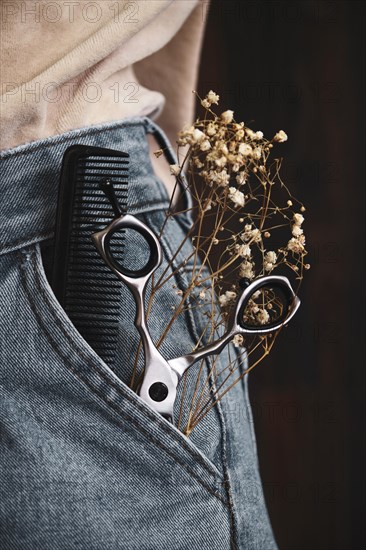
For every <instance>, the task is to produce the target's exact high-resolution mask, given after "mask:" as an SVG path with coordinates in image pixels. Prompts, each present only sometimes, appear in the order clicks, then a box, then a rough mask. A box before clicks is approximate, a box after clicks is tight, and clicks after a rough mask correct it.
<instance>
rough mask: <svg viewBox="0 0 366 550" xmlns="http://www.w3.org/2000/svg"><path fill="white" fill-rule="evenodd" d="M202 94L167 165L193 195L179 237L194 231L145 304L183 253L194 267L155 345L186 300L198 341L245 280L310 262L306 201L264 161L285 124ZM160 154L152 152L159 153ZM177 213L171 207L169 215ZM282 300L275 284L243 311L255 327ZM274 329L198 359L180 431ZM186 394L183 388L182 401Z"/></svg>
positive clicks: (267, 343)
mask: <svg viewBox="0 0 366 550" xmlns="http://www.w3.org/2000/svg"><path fill="white" fill-rule="evenodd" d="M196 95H197V97H198V98H199V96H198V94H196ZM199 100H200V102H201V105H202V107H203V109H204V116H203V117H202V118H199V119H197V120H196V121H195V123H194V124H193V125H192V126H189V127H186V128H184V129H183V130H182V131H181V132H180V133H179V134H178V140H177V145H178V151H177V158H178V159H180V157H181V156H182V155H181V151H182V149H183V148H184V151H185V152H184V155H183V157H182V159H181V160H180V162H179V164H174V165H171V166H170V171H171V174H172V175H173V176H175V177H176V178H177V181H185V182H186V185H187V186H188V188H189V191H190V193H191V195H192V197H193V201H194V205H193V207H192V210H193V213H192V214H193V220H194V221H193V224H192V227H191V229H190V231H189V232H188V234H187V236H186V237H185V241H186V240H187V239H191V241H192V244H193V251H192V253H191V255H190V257H187V258H185V259H184V261H183V262H182V264H181V265H179V266H176V267H175V269H174V270H173V272H168V271H166V272H164V273H163V275H161V276H160V278H159V280H154V283H153V287H152V292H151V296H150V302H149V308H151V304H152V302H153V300H154V296H155V294H156V292H157V290H158V289H159V288H161V286H162V285H163V284H171V278H172V277H173V276H174V275H175V273H176V272H177V271H178V270H179V269H180V268H181V267H183V265H185V264H186V263H187V262H188V261H190V262H191V265H192V272H191V273H192V275H191V280H190V281H189V285H188V288H187V290H186V291H185V292H184V291H181V290H180V291H177V295H178V296H179V298H180V303H179V305H178V306H177V307H175V308H174V310H173V313H172V317H171V320H170V322H169V323H168V326H167V327H166V329H165V331H164V333H163V334H162V335H161V338H160V340H159V342H158V343H157V344H158V345H160V344H161V342H162V341H163V340H164V338H165V337H166V335H167V333H168V331H169V330H170V328H171V326H172V325H173V323H174V321H175V320H176V319H177V317H178V316H179V315H181V314H182V313H184V312H185V311H187V310H188V309H192V308H200V309H201V310H202V313H203V314H204V315H205V317H206V318H207V326H206V327H205V329H204V331H203V333H202V335H201V336H200V339H199V342H198V343H197V346H196V347H199V346H200V345H202V343H203V342H205V343H209V342H210V341H213V340H214V339H216V338H217V337H218V336H219V335H220V334H221V333H222V331H223V330H224V328H225V325H226V323H227V319H228V317H229V314H230V310H231V308H232V306H233V305H234V303H235V300H236V297H237V295H238V293H239V291H240V284H241V282H242V281H243V279H245V280H247V281H251V280H253V279H254V278H256V277H259V276H262V275H268V274H271V273H273V272H274V271H276V272H278V270H279V269H280V268H281V269H282V270H284V269H285V270H287V271H289V272H290V273H292V274H294V276H295V279H296V280H297V282H298V285H299V284H300V283H301V281H302V279H303V273H304V270H306V269H309V268H310V266H309V264H307V263H305V257H306V254H307V251H306V247H305V235H304V231H303V228H302V225H303V223H304V215H303V214H304V212H305V207H304V205H303V204H302V203H301V202H299V201H297V200H296V199H295V198H294V197H293V196H292V195H291V193H290V191H289V189H288V188H287V187H286V185H285V183H284V182H283V181H282V179H281V176H280V167H281V159H279V158H275V159H273V160H270V154H271V152H272V149H273V147H274V145H276V144H280V143H283V142H285V141H287V139H288V137H287V135H286V133H285V132H284V131H283V130H280V131H279V132H277V133H276V134H275V135H274V136H273V138H272V139H270V140H268V139H266V138H265V137H264V135H263V132H262V131H254V130H252V129H251V128H249V127H248V126H246V125H245V124H244V122H236V121H235V118H234V112H233V111H232V110H226V111H224V112H222V113H221V114H216V113H215V112H214V110H213V105H218V103H219V96H218V95H217V94H216V93H215V92H213V91H212V90H211V91H210V92H209V93H208V94H207V95H206V97H205V98H203V99H201V98H199ZM160 154H161V151H158V152H157V153H156V156H160ZM183 170H185V174H184V173H183ZM177 188H178V186H177ZM179 214H180V212H178V211H177V209H175V210H174V209H173V208H171V209H170V210H169V212H167V219H168V218H169V217H171V216H178V215H179ZM163 230H164V229H163ZM183 245H184V242H183V243H181V245H180V247H179V249H181V248H182V247H183ZM207 268H208V269H207ZM297 290H298V288H297ZM178 292H179V294H178ZM281 308H282V303H281V300H279V299H278V296H276V295H275V293H272V292H271V291H269V290H268V289H266V290H261V291H258V292H257V293H256V295H255V296H253V298H252V300H250V302H249V304H248V306H247V308H246V310H245V312H244V318H245V321H246V322H247V323H249V324H252V325H253V326H261V325H264V324H267V323H268V322H272V321H275V320H276V319H277V318H279V317H281V312H282V309H281ZM275 337H276V335H275V334H270V335H267V336H263V335H262V336H254V337H251V338H250V341H249V339H245V341H244V338H243V336H241V335H237V336H235V338H234V339H233V344H234V349H235V350H236V354H233V353H232V350H230V349H228V361H227V364H226V365H225V366H224V368H223V367H222V364H223V363H222V360H221V361H220V362H219V361H218V360H217V359H214V358H212V360H211V365H210V367H209V369H208V372H207V370H205V369H206V367H205V362H202V364H201V366H200V369H199V373H198V377H197V384H196V389H195V391H194V395H193V397H192V398H191V402H190V403H189V415H188V421H187V422H186V424H185V425H184V426H183V425H180V429H181V430H182V431H183V432H184V433H186V434H187V435H189V433H190V432H191V431H192V430H193V428H194V427H195V426H196V425H197V424H198V422H200V421H201V420H202V418H203V417H204V416H205V414H207V412H208V411H209V410H210V409H211V408H212V407H213V406H214V405H215V404H216V403H217V402H218V401H219V400H220V399H221V398H222V397H223V395H225V394H226V393H227V392H228V391H229V390H230V389H231V388H232V387H233V386H234V385H235V384H236V383H237V382H238V381H239V380H240V379H241V378H242V377H243V376H244V375H245V374H246V373H247V372H249V370H251V369H252V368H254V367H255V366H256V365H257V364H258V363H259V362H260V361H261V360H262V359H263V358H264V357H265V356H266V355H268V353H269V351H270V350H271V348H272V346H273V343H274V341H275ZM244 346H245V348H244ZM187 351H188V350H187ZM244 357H247V358H248V360H249V367H248V368H247V369H246V370H245V371H243V370H242V369H241V362H242V359H243V358H244ZM136 365H137V359H136ZM185 397H186V396H185V391H183V397H182V402H183V401H184V399H185ZM181 420H182V419H181V418H180V419H179V421H178V424H180V423H181Z"/></svg>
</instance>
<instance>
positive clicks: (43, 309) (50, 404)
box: [0, 118, 276, 550]
mask: <svg viewBox="0 0 366 550" xmlns="http://www.w3.org/2000/svg"><path fill="white" fill-rule="evenodd" d="M147 133H154V134H155V135H156V137H157V138H158V140H159V141H160V142H161V144H162V145H163V146H164V147H167V148H168V147H169V144H168V143H167V141H166V138H165V136H164V134H163V133H162V132H161V130H160V129H159V128H158V127H157V126H156V125H155V124H154V123H152V122H151V121H150V120H149V119H148V118H134V119H129V120H125V121H122V122H119V123H112V124H104V125H99V126H93V127H90V128H86V129H80V130H74V131H71V132H68V133H67V134H63V135H60V136H55V137H52V138H49V139H46V140H42V141H39V142H34V143H30V144H26V145H24V146H20V147H17V148H15V149H12V150H9V151H5V152H3V153H2V154H1V157H2V170H1V173H2V176H1V184H0V191H1V204H0V215H1V227H0V275H1V279H0V299H1V323H0V336H1V355H0V357H1V428H2V443H1V466H2V468H1V472H2V473H1V476H2V479H1V489H0V490H1V529H2V544H1V546H2V548H3V549H4V550H8V549H23V548H24V549H27V550H38V549H51V548H52V550H68V549H71V548H72V549H74V548H80V549H82V550H84V549H85V550H101V549H103V550H116V549H128V550H135V549H136V550H152V549H164V550H165V549H199V550H206V549H207V550H215V549H217V550H225V549H234V548H235V549H246V550H251V549H258V550H271V549H274V548H276V544H275V542H274V539H273V534H272V531H271V527H270V523H269V520H268V516H267V512H266V508H265V504H264V500H263V494H262V489H261V482H260V478H259V473H258V463H257V456H256V446H255V438H254V431H253V424H252V418H251V412H250V405H249V399H248V393H247V382H246V378H245V379H244V381H243V382H241V383H239V384H237V385H236V386H235V387H234V388H233V389H232V390H231V391H230V392H229V393H228V394H227V395H226V396H225V397H224V398H223V400H222V401H221V402H220V404H219V406H216V407H214V408H213V409H211V411H210V412H209V413H208V414H207V415H206V417H205V418H204V419H203V421H202V422H201V423H200V424H199V425H198V426H197V427H196V428H195V429H194V430H193V432H192V434H191V435H190V437H189V438H187V437H186V436H185V435H183V434H182V433H181V432H180V431H179V430H178V429H177V428H176V427H174V426H173V425H171V424H169V423H168V422H167V421H166V420H165V419H164V418H162V417H160V416H159V415H158V414H156V413H155V412H154V411H152V410H151V409H150V408H149V407H148V406H147V405H145V403H144V402H142V400H141V399H140V398H139V397H138V396H137V395H136V394H135V393H134V392H133V391H132V390H130V389H129V387H128V382H129V380H130V377H131V373H132V366H133V359H134V356H135V352H136V348H137V345H138V342H139V338H138V335H137V331H136V329H135V327H134V325H133V315H134V313H133V312H134V309H135V305H134V302H133V299H132V297H131V294H130V292H129V291H128V289H127V288H126V287H124V285H123V284H122V283H121V299H120V300H121V308H120V313H119V315H120V318H119V324H118V347H117V353H116V359H115V363H114V364H113V365H112V366H110V367H109V366H107V365H106V364H105V363H104V362H103V361H102V359H101V358H100V357H99V356H98V355H97V354H96V353H95V352H94V351H93V349H92V347H91V346H90V345H89V344H88V343H87V342H86V341H85V340H84V339H83V338H82V337H81V335H80V334H79V333H78V331H77V330H76V329H75V327H74V326H73V324H72V322H71V321H70V319H69V318H68V316H67V315H66V313H65V311H64V310H63V309H62V308H61V306H60V305H59V303H58V301H57V300H56V298H55V296H54V294H53V292H52V290H51V288H50V285H49V283H48V278H47V265H48V263H49V259H50V258H51V255H52V237H53V229H54V223H55V212H56V202H57V193H58V183H59V174H60V166H61V161H62V156H63V153H64V151H65V149H66V148H67V147H68V146H70V145H72V144H75V143H80V144H88V145H95V146H102V147H108V148H112V149H113V148H114V149H120V150H124V151H127V152H128V153H129V154H130V156H131V169H130V175H129V199H128V209H129V212H131V213H133V214H135V215H137V216H138V217H139V218H140V219H142V220H143V221H144V222H145V223H147V224H148V225H149V226H150V227H151V228H152V229H153V230H155V231H156V232H158V231H159V230H160V228H161V226H162V224H163V223H164V221H165V220H166V210H167V207H168V204H169V199H168V196H167V193H166V190H165V187H164V185H163V184H162V183H161V182H160V181H159V179H158V178H157V177H156V176H155V174H154V171H153V169H152V166H151V163H150V158H149V151H148V144H147V140H146V134H147ZM170 155H171V157H170V159H169V160H170V162H173V161H174V155H173V154H172V153H170ZM186 200H189V198H187V197H186ZM190 223H191V221H190V218H189V215H187V214H182V215H181V216H180V217H179V218H178V219H176V218H174V219H169V221H168V222H167V225H166V229H165V231H164V236H163V238H162V241H161V242H162V247H163V251H164V261H163V265H162V266H161V268H160V270H163V269H165V268H166V266H167V262H168V261H169V259H171V258H172V256H173V253H174V251H175V249H176V247H177V245H178V244H180V242H181V241H182V239H183V237H184V235H185V233H186V231H187V228H188V227H189V225H190ZM190 250H191V245H190V243H189V242H188V241H187V243H186V244H185V246H184V247H183V249H182V250H181V251H180V253H179V255H178V257H177V258H176V262H180V261H181V260H182V258H184V257H185V256H186V255H187V253H188V252H189V251H190ZM139 254H143V246H142V245H141V243H140V242H139V241H137V240H135V239H134V238H131V239H128V240H127V242H126V255H127V257H128V255H130V256H131V258H133V257H135V256H136V255H139ZM172 269H174V265H173V267H172ZM190 269H192V266H191V265H190V263H189V262H188V264H187V265H186V268H185V271H181V272H180V273H179V274H178V275H177V276H176V278H175V281H172V284H167V285H164V287H162V289H161V290H160V291H159V293H158V296H157V299H156V300H155V302H154V307H153V311H152V314H151V315H150V318H149V327H150V330H151V333H152V336H153V339H154V340H156V339H157V338H159V336H160V335H161V334H162V332H163V330H164V327H165V326H166V324H167V322H168V320H169V319H170V316H171V307H172V306H174V305H176V304H177V303H178V300H179V297H178V296H177V294H176V289H174V288H173V282H174V283H175V284H176V285H177V287H178V288H180V289H184V288H185V286H186V285H187V284H188V276H189V270H190ZM204 325H205V319H204V317H203V315H202V313H200V312H199V311H195V312H192V313H189V314H188V313H187V314H186V315H185V316H181V317H180V318H179V319H178V320H177V322H176V323H175V324H174V325H173V328H172V330H171V331H170V332H169V334H168V337H167V338H166V339H165V341H164V343H163V345H162V346H161V348H160V350H161V352H162V353H163V355H164V356H165V357H166V358H171V357H175V356H177V355H179V354H182V353H187V352H189V351H191V349H192V347H193V346H194V344H195V343H196V341H197V339H198V336H199V334H200V333H201V331H202V328H203V327H204ZM227 353H228V352H227V351H224V352H223V354H222V358H221V360H222V361H223V362H225V360H227V355H226V354H227ZM231 353H233V350H231ZM223 364H224V363H223ZM244 367H245V365H243V366H242V368H244ZM140 368H141V364H140ZM198 368H199V367H198V366H196V367H193V368H192V369H191V371H190V372H189V374H188V376H187V394H188V395H191V394H192V392H193V388H194V384H195V380H196V376H197V369H198ZM207 368H208V367H207ZM180 395H181V390H180V393H179V394H178V400H177V407H179V406H180V403H179V398H180ZM186 414H187V411H186V406H183V415H186Z"/></svg>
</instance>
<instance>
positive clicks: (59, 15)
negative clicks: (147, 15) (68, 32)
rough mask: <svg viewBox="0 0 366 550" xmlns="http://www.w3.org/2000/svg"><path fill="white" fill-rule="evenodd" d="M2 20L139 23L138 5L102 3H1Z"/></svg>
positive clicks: (130, 3)
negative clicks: (103, 20)
mask: <svg viewBox="0 0 366 550" xmlns="http://www.w3.org/2000/svg"><path fill="white" fill-rule="evenodd" d="M0 13H1V19H2V21H4V22H6V23H11V22H20V23H24V24H26V23H41V22H47V23H57V22H59V21H63V22H65V21H66V22H69V23H75V22H78V21H82V22H85V23H91V24H92V23H98V22H99V21H101V20H102V19H105V20H106V21H109V20H112V21H114V22H115V23H127V24H128V23H130V24H131V23H132V24H133V23H138V22H139V17H138V15H139V5H138V3H137V2H134V1H131V2H127V3H125V2H118V1H114V2H111V1H108V0H101V1H99V2H81V1H79V2H77V1H64V2H52V1H50V2H30V1H22V2H19V1H13V2H11V1H5V2H2V4H1V12H0Z"/></svg>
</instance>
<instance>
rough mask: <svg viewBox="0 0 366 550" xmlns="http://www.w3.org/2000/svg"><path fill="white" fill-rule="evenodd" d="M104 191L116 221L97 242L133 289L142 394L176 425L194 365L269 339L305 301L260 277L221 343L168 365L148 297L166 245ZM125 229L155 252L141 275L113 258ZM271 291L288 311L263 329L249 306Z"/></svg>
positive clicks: (108, 188) (279, 281)
mask: <svg viewBox="0 0 366 550" xmlns="http://www.w3.org/2000/svg"><path fill="white" fill-rule="evenodd" d="M101 188H102V189H103V191H104V193H105V194H106V195H107V197H108V198H109V200H110V202H111V204H112V206H113V210H114V212H115V214H116V217H115V218H114V219H113V220H112V222H111V223H110V224H109V225H108V226H107V227H106V228H105V229H103V230H102V231H99V232H97V233H94V234H93V235H92V239H93V242H94V244H95V246H96V248H97V250H98V252H99V253H100V255H101V256H102V258H103V259H104V261H105V262H106V264H107V265H108V266H109V268H110V269H111V270H112V271H113V272H114V273H115V274H116V276H117V277H118V278H119V279H120V280H121V281H123V283H125V284H126V285H127V287H128V288H129V289H130V291H131V292H132V294H133V297H134V300H135V303H136V316H135V326H136V328H137V330H138V332H139V334H140V336H141V340H142V344H143V348H144V354H145V370H144V376H143V380H142V383H141V386H140V388H139V390H138V394H139V395H140V397H141V398H142V399H143V400H144V401H145V402H146V403H147V404H148V405H149V406H150V407H152V408H153V409H154V410H155V411H157V412H158V413H160V414H161V415H162V416H164V417H165V418H166V419H168V420H169V421H170V422H173V407H174V402H175V398H176V393H177V386H178V383H179V380H180V379H181V377H182V376H183V374H184V373H185V372H186V371H187V370H188V369H189V368H190V367H191V366H192V365H193V364H194V363H196V362H197V361H199V360H200V359H203V358H205V357H207V356H210V355H216V354H218V353H220V352H221V351H222V349H223V348H224V347H225V346H226V345H227V344H228V343H229V342H230V341H232V339H233V338H234V336H235V335H236V334H242V335H245V334H266V333H269V332H273V331H275V330H277V329H279V328H280V327H281V326H283V324H284V323H288V322H289V321H290V319H292V317H293V316H294V315H295V313H296V311H297V309H298V308H299V305H300V300H299V298H298V297H297V296H296V295H295V293H294V291H293V289H292V287H291V285H290V282H289V280H288V279H287V278H286V277H282V276H275V275H269V276H265V277H260V278H258V279H256V280H254V281H253V282H252V283H250V284H249V285H247V286H246V287H244V288H243V290H242V292H241V293H240V294H239V297H238V299H237V301H236V305H235V307H234V308H233V310H232V313H231V317H230V319H229V321H228V327H229V328H228V330H227V332H226V333H225V334H224V335H223V336H222V337H221V338H219V339H218V340H216V341H215V342H213V343H210V344H209V345H207V346H205V347H202V348H201V349H198V350H197V351H195V352H192V353H189V354H187V355H182V356H181V357H175V358H174V359H169V360H166V359H164V357H163V356H162V354H161V353H160V352H159V350H158V349H157V348H156V346H155V345H154V343H153V341H152V339H151V336H150V333H149V329H148V326H147V321H146V312H145V294H146V288H147V285H148V282H149V280H150V278H151V276H152V274H153V273H154V272H155V271H156V269H157V268H158V267H159V266H160V264H161V262H162V249H161V245H160V243H159V240H158V238H157V237H156V235H155V234H154V232H153V231H151V229H150V228H149V227H148V226H147V225H146V224H144V223H143V222H141V221H140V220H138V219H137V218H136V217H135V216H133V215H131V214H127V213H125V212H124V211H123V210H122V209H121V207H120V205H119V204H118V201H117V198H116V196H115V194H114V190H113V186H112V183H111V182H110V181H109V180H105V181H103V182H102V183H101ZM125 229H132V230H134V231H137V232H138V233H139V234H140V235H141V236H142V237H143V238H144V239H145V240H146V242H147V244H148V246H149V250H150V256H149V258H148V260H147V262H146V264H145V265H144V266H143V267H142V268H141V269H139V270H137V271H133V270H130V269H128V268H127V267H125V266H122V265H121V264H120V263H119V262H118V261H117V260H116V259H115V258H114V257H113V254H112V252H111V247H110V243H111V239H112V237H113V235H114V234H115V233H116V232H118V231H121V230H125ZM267 288H268V289H271V290H272V291H278V292H279V293H280V294H281V296H282V297H283V300H284V304H285V307H283V309H282V313H281V314H280V315H279V317H278V318H277V319H276V320H275V321H274V322H269V323H267V324H265V325H263V326H258V325H253V324H250V323H247V322H245V320H244V317H245V315H244V312H245V310H246V307H247V306H248V302H249V300H250V299H252V298H253V296H254V295H255V293H256V292H257V291H260V290H261V289H267Z"/></svg>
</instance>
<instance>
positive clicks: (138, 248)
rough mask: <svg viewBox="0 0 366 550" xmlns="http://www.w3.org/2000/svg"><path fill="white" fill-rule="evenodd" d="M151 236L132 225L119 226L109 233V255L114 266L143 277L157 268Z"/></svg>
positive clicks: (132, 275)
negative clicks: (131, 226)
mask: <svg viewBox="0 0 366 550" xmlns="http://www.w3.org/2000/svg"><path fill="white" fill-rule="evenodd" d="M148 237H149V236H148V235H143V234H142V233H141V232H140V231H139V230H137V229H132V228H130V227H123V228H119V229H117V230H115V231H113V232H111V233H110V234H109V235H108V243H107V245H108V255H109V260H110V261H111V262H112V263H113V265H114V267H115V268H116V269H117V270H118V271H120V272H121V273H123V274H124V275H126V276H128V277H133V278H137V277H143V276H145V275H147V274H149V273H150V272H151V271H153V270H154V269H155V268H156V265H157V258H156V254H154V250H155V247H152V246H151V243H150V242H149V238H148Z"/></svg>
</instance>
